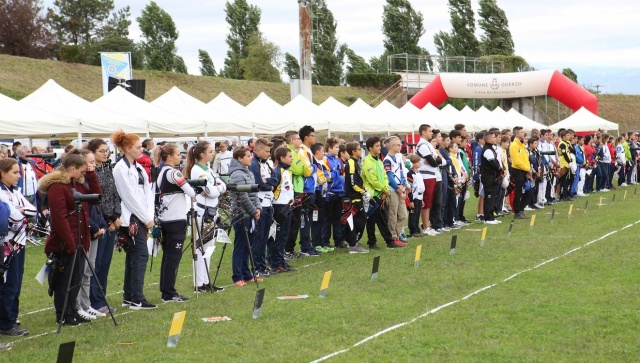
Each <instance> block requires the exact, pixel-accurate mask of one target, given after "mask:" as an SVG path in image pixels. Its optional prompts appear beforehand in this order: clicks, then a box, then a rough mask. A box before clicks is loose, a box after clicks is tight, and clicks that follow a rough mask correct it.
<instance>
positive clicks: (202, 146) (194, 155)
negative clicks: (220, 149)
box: [182, 141, 211, 179]
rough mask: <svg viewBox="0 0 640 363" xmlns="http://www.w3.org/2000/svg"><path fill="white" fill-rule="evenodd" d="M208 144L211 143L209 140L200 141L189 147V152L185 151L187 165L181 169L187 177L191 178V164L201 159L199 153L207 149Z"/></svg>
mask: <svg viewBox="0 0 640 363" xmlns="http://www.w3.org/2000/svg"><path fill="white" fill-rule="evenodd" d="M209 145H211V143H210V142H209V141H200V142H198V143H197V144H195V145H193V146H192V147H190V148H189V152H187V165H186V166H185V167H184V170H183V171H182V174H184V176H185V177H186V178H187V179H190V178H191V169H193V166H194V165H196V163H197V162H198V160H200V159H201V157H200V155H202V154H204V153H205V152H206V151H207V148H208V147H209Z"/></svg>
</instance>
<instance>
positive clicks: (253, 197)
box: [229, 158, 261, 217]
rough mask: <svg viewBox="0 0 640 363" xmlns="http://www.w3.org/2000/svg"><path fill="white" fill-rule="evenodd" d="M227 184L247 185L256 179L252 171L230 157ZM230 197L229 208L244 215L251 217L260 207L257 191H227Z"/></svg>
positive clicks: (253, 182)
mask: <svg viewBox="0 0 640 363" xmlns="http://www.w3.org/2000/svg"><path fill="white" fill-rule="evenodd" d="M229 178H230V180H229V184H235V185H247V184H255V183H256V181H255V179H254V177H253V173H251V172H250V171H249V169H248V168H246V167H245V166H244V165H242V164H240V162H239V161H238V159H235V158H234V159H231V163H230V164H229ZM229 197H230V199H231V209H232V210H233V211H237V213H240V211H242V215H243V216H244V217H253V216H254V215H255V214H256V211H257V210H258V209H261V206H260V200H259V199H258V193H255V192H254V193H247V192H229Z"/></svg>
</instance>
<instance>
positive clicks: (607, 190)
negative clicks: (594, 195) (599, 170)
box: [600, 188, 611, 192]
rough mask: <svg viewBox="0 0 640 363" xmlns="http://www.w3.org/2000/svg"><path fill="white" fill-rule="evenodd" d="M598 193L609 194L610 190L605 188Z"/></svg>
mask: <svg viewBox="0 0 640 363" xmlns="http://www.w3.org/2000/svg"><path fill="white" fill-rule="evenodd" d="M600 191H601V192H610V191H611V190H609V189H606V188H605V189H600Z"/></svg>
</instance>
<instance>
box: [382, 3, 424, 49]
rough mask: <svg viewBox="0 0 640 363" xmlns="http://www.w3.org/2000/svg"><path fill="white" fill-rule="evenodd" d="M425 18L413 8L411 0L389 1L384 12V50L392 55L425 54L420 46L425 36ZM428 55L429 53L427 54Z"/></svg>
mask: <svg viewBox="0 0 640 363" xmlns="http://www.w3.org/2000/svg"><path fill="white" fill-rule="evenodd" d="M423 22H424V17H423V16H422V13H421V12H420V11H416V10H414V9H413V7H412V6H411V3H410V2H409V0H387V4H386V5H385V6H384V7H383V11H382V33H383V34H384V49H385V50H387V51H389V52H390V54H398V53H408V54H424V53H427V52H426V50H425V49H423V48H422V47H420V46H418V42H419V41H420V38H421V37H422V36H423V35H424V25H423ZM427 54H428V53H427Z"/></svg>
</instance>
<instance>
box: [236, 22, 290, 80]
mask: <svg viewBox="0 0 640 363" xmlns="http://www.w3.org/2000/svg"><path fill="white" fill-rule="evenodd" d="M281 57H282V54H281V53H280V48H279V47H278V46H277V45H275V44H273V43H271V42H270V41H268V40H267V39H265V38H264V37H263V36H261V35H260V34H253V35H251V36H250V37H249V41H248V43H247V57H246V58H243V59H241V60H240V68H241V69H242V72H243V74H244V78H245V79H246V80H248V81H265V82H282V79H281V78H280V71H279V70H278V69H279V68H280V58H281Z"/></svg>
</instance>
